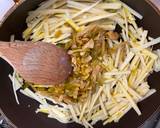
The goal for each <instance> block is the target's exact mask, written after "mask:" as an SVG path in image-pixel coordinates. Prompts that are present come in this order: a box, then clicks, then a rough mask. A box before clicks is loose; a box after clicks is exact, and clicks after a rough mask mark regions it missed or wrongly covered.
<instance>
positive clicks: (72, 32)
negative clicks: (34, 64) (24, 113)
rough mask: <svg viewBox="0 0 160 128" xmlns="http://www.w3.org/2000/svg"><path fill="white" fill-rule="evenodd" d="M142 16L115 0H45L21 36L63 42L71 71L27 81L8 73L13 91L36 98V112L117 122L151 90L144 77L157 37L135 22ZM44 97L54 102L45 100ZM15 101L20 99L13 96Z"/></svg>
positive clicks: (153, 63)
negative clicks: (55, 78) (58, 78)
mask: <svg viewBox="0 0 160 128" xmlns="http://www.w3.org/2000/svg"><path fill="white" fill-rule="evenodd" d="M136 18H138V19H142V18H143V17H142V16H141V15H140V14H139V13H138V12H136V11H135V10H133V9H131V8H130V7H129V6H128V5H126V4H125V3H123V2H121V1H119V0H98V1H94V0H61V1H59V0H48V1H45V2H43V3H42V4H41V5H40V6H39V7H38V8H37V9H36V10H35V11H31V12H29V16H28V17H27V19H26V23H27V29H26V30H25V31H24V33H23V37H24V39H25V40H32V41H33V42H36V41H40V40H42V41H44V42H46V43H52V44H55V45H57V46H59V47H62V48H64V49H65V50H66V51H67V52H68V54H69V55H70V56H71V62H72V67H73V73H72V74H71V75H70V77H69V78H68V79H67V80H66V81H65V83H62V84H60V85H54V86H53V85H52V86H51V85H35V84H30V83H27V81H25V80H23V79H22V78H21V77H20V76H19V75H18V74H17V73H16V72H14V74H13V76H10V78H11V80H12V81H13V88H14V91H15V96H16V99H17V102H18V98H17V95H16V91H17V90H19V89H20V92H21V93H23V94H24V95H26V96H29V97H31V98H33V99H35V100H37V101H38V102H39V103H40V106H39V108H38V109H37V111H36V112H42V113H46V114H48V117H50V118H54V119H57V120H58V121H60V122H62V123H70V122H76V123H79V124H82V125H84V126H85V127H86V128H88V127H90V128H92V127H93V125H94V124H95V123H96V122H98V121H100V120H101V121H103V124H104V125H106V124H107V123H110V122H118V121H119V120H120V119H121V118H122V117H123V116H124V115H125V114H126V113H127V112H128V111H129V110H130V109H132V108H133V109H134V110H135V111H136V113H137V114H138V115H141V114H142V113H141V110H140V108H139V107H138V105H137V103H138V102H140V101H142V100H144V99H146V98H147V97H149V96H150V95H152V94H153V93H155V92H156V90H155V89H151V88H150V86H149V85H148V82H147V77H148V76H149V75H150V74H151V73H152V72H153V70H154V68H153V67H155V70H156V71H159V70H160V67H159V66H157V65H158V64H159V63H160V61H159V60H158V59H159V54H160V52H159V51H156V52H153V51H152V46H153V45H155V44H157V43H159V42H160V37H159V38H156V39H153V38H152V37H149V36H148V30H144V29H143V28H142V27H138V25H137V23H136ZM48 101H51V102H53V103H54V104H49V102H48ZM18 103H19V102H18Z"/></svg>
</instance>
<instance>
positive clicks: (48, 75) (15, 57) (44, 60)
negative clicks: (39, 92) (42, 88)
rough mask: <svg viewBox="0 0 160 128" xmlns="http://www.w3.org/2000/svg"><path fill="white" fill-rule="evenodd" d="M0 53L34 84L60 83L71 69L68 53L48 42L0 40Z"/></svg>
mask: <svg viewBox="0 0 160 128" xmlns="http://www.w3.org/2000/svg"><path fill="white" fill-rule="evenodd" d="M0 55H1V56H0V57H2V58H3V59H4V60H6V61H7V62H8V63H9V64H10V65H11V66H12V67H13V68H14V69H15V70H16V71H17V72H18V73H19V74H20V75H21V76H22V77H23V78H24V79H25V80H26V81H27V82H31V83H34V84H43V85H55V84H60V83H62V82H64V81H65V80H66V78H67V77H68V76H69V74H70V73H71V70H72V68H71V64H70V57H69V55H68V54H67V53H66V52H65V51H64V50H63V49H62V48H58V47H57V46H55V45H53V44H49V43H44V42H36V43H32V42H23V41H20V42H2V41H0Z"/></svg>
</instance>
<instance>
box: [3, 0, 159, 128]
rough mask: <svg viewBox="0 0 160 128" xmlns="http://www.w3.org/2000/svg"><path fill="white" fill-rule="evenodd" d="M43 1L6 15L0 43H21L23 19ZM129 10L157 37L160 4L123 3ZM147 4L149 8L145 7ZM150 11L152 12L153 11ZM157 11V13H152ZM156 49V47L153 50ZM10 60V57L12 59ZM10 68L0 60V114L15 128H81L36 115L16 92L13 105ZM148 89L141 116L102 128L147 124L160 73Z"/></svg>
mask: <svg viewBox="0 0 160 128" xmlns="http://www.w3.org/2000/svg"><path fill="white" fill-rule="evenodd" d="M42 1H44V0H26V1H24V2H22V3H21V4H19V5H16V6H15V7H13V8H12V9H11V10H10V11H9V13H8V14H7V15H6V17H5V20H4V23H3V24H2V25H1V27H0V40H4V41H9V40H10V36H11V35H12V34H14V35H15V38H16V39H18V40H22V32H23V30H24V29H25V28H26V24H25V19H26V17H27V13H28V12H29V11H31V10H34V9H36V7H37V6H38V4H40V3H41V2H42ZM123 1H124V2H125V3H127V4H128V5H129V6H131V7H132V8H134V9H135V10H137V11H138V12H140V13H141V14H142V15H143V16H144V19H143V20H142V21H138V24H139V25H141V26H143V27H144V28H145V29H147V30H149V34H150V35H151V36H152V37H158V36H160V16H159V15H158V13H157V12H158V9H160V0H150V1H148V2H146V1H144V0H123ZM148 3H150V4H148ZM153 7H154V8H153ZM155 9H156V10H157V12H156V11H155ZM157 48H160V45H156V46H155V47H154V49H157ZM13 56H14V55H13ZM12 71H13V70H12V68H11V66H9V64H8V63H7V62H5V61H4V60H2V59H0V108H1V109H0V111H1V112H2V113H3V115H4V116H5V117H6V119H7V120H8V121H9V122H10V123H11V125H12V126H13V127H15V128H67V127H68V128H82V126H80V125H78V124H76V123H71V124H61V123H59V122H58V121H56V120H54V119H48V118H47V116H46V115H45V114H36V113H35V110H36V108H37V107H38V103H37V102H36V101H34V100H32V99H30V98H28V97H26V96H24V95H22V94H20V93H19V92H18V97H19V100H20V105H17V104H16V102H15V98H14V94H13V91H12V86H11V81H10V80H9V78H8V74H10V73H12ZM148 82H149V85H150V86H151V88H155V89H156V90H157V93H155V94H154V95H152V96H151V97H149V98H148V99H146V100H144V101H143V102H141V103H139V104H138V106H139V107H140V109H141V111H142V115H141V116H137V114H136V113H135V112H134V110H131V111H129V112H128V113H127V114H126V115H125V116H124V117H123V118H122V119H121V120H120V122H119V123H111V124H108V125H106V126H104V127H105V128H138V127H139V128H140V126H142V125H143V123H144V122H145V121H146V120H149V119H150V118H151V117H152V116H153V115H154V114H155V113H158V112H160V73H155V72H153V73H152V74H151V75H150V76H149V78H148ZM94 127H95V128H102V127H103V126H102V123H101V122H98V123H97V124H96V125H95V126H94Z"/></svg>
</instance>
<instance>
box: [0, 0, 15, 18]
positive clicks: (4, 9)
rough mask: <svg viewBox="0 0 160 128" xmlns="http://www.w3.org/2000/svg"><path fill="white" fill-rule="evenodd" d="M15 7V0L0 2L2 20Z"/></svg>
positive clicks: (2, 0) (1, 0)
mask: <svg viewBox="0 0 160 128" xmlns="http://www.w3.org/2000/svg"><path fill="white" fill-rule="evenodd" d="M13 5H14V1H13V0H0V20H1V19H2V18H3V17H4V15H5V14H6V12H7V11H8V10H9V9H10V8H11V7H12V6H13Z"/></svg>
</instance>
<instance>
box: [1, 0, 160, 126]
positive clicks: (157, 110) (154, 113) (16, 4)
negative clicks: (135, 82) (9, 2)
mask: <svg viewBox="0 0 160 128" xmlns="http://www.w3.org/2000/svg"><path fill="white" fill-rule="evenodd" d="M25 1H26V0H21V1H20V2H19V3H15V5H14V6H13V7H11V8H10V9H9V11H8V12H7V13H6V14H5V15H4V17H3V19H2V20H1V21H0V27H1V26H2V25H3V23H4V22H5V21H6V20H7V18H8V17H9V16H10V15H11V14H12V13H13V12H14V11H15V10H16V9H17V8H18V7H19V6H20V5H21V4H22V3H24V2H25ZM144 1H145V2H146V3H147V4H149V5H150V6H151V7H152V8H153V10H155V12H156V13H157V14H158V15H160V10H159V9H158V8H157V7H156V6H155V5H154V4H153V3H152V2H151V1H150V0H144ZM0 113H1V115H2V116H3V117H4V119H5V120H6V121H7V123H8V124H9V125H11V126H12V127H13V128H19V127H18V126H16V125H15V124H14V123H13V121H12V120H11V119H9V118H8V117H7V116H6V114H5V113H4V112H3V110H2V109H1V107H0ZM157 113H159V114H160V106H159V107H158V108H157V109H156V111H154V112H153V113H152V114H151V115H150V116H149V117H148V118H147V119H146V120H145V121H144V122H143V123H142V124H141V125H140V126H138V127H137V128H141V127H142V126H144V124H145V123H146V122H147V121H149V120H150V119H152V118H153V117H154V116H155V115H156V114H157Z"/></svg>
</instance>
